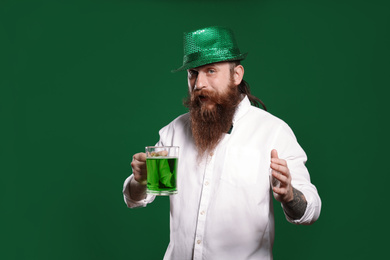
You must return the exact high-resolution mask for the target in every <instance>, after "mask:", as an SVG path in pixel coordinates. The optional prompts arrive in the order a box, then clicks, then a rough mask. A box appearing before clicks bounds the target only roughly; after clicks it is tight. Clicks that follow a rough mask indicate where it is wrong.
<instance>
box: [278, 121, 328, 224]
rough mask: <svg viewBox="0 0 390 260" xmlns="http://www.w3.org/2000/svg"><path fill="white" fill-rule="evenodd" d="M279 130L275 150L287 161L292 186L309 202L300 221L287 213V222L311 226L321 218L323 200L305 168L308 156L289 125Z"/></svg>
mask: <svg viewBox="0 0 390 260" xmlns="http://www.w3.org/2000/svg"><path fill="white" fill-rule="evenodd" d="M279 130H280V131H279V132H278V135H277V138H276V141H275V149H276V150H278V153H279V158H281V159H285V160H286V161H287V166H288V168H289V171H290V174H291V184H292V186H293V187H294V188H296V189H297V190H299V191H301V192H302V193H303V195H304V196H305V198H306V201H307V207H306V211H305V213H304V215H303V216H302V217H301V218H300V219H295V220H294V219H291V218H290V217H289V216H288V215H287V214H286V212H285V216H286V219H287V221H289V222H291V223H294V224H303V225H310V224H312V223H314V222H315V221H316V220H317V219H318V217H319V216H320V212H321V199H320V196H319V194H318V191H317V188H316V187H315V186H314V185H313V184H312V183H311V180H310V175H309V172H308V170H307V168H306V166H305V163H306V161H307V156H306V153H305V152H304V150H303V149H302V148H301V146H300V145H299V144H298V142H297V140H296V137H295V135H294V133H293V132H292V130H291V129H290V127H289V126H288V125H287V124H283V125H282V126H281V128H280V129H279ZM282 207H283V205H282Z"/></svg>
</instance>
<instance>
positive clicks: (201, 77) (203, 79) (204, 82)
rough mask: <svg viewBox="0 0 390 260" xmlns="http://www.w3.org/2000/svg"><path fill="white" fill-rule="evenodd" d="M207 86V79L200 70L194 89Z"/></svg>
mask: <svg viewBox="0 0 390 260" xmlns="http://www.w3.org/2000/svg"><path fill="white" fill-rule="evenodd" d="M206 86H207V80H206V77H205V75H204V74H203V73H201V72H199V73H198V75H197V77H196V81H195V87H194V90H201V89H203V88H205V87H206Z"/></svg>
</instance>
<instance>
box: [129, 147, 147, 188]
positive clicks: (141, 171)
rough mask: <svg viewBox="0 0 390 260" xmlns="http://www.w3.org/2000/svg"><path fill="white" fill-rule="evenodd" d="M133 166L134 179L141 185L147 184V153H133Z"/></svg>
mask: <svg viewBox="0 0 390 260" xmlns="http://www.w3.org/2000/svg"><path fill="white" fill-rule="evenodd" d="M131 168H132V169H133V174H134V179H135V180H136V181H137V182H138V183H139V184H141V185H146V182H147V180H146V176H147V172H146V154H145V153H137V154H134V155H133V161H132V162H131Z"/></svg>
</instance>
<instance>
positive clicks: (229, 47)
mask: <svg viewBox="0 0 390 260" xmlns="http://www.w3.org/2000/svg"><path fill="white" fill-rule="evenodd" d="M247 54H248V53H244V54H242V53H240V50H239V49H238V46H237V42H236V39H235V38H234V34H233V31H232V30H230V29H228V28H226V27H220V26H213V27H207V28H203V29H199V30H196V31H192V32H188V33H184V57H183V66H181V67H180V68H178V69H176V70H172V72H177V71H181V70H186V69H191V68H196V67H199V66H203V65H206V64H210V63H214V62H220V61H233V60H243V59H245V58H246V55H247Z"/></svg>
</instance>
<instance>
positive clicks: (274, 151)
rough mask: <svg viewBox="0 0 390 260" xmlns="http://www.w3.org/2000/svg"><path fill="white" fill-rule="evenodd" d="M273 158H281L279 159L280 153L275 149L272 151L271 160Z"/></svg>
mask: <svg viewBox="0 0 390 260" xmlns="http://www.w3.org/2000/svg"><path fill="white" fill-rule="evenodd" d="M272 158H279V157H278V151H276V150H275V149H273V150H272V151H271V159H272Z"/></svg>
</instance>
